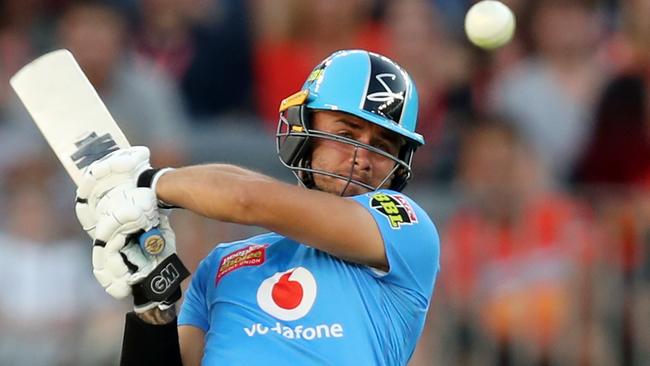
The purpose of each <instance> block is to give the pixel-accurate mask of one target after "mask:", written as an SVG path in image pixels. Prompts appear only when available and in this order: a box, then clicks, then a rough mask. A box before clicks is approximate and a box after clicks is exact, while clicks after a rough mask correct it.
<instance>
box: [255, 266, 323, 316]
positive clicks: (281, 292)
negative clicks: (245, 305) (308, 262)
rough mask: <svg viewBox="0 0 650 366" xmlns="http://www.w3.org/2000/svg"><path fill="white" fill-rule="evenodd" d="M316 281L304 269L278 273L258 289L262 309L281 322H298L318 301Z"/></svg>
mask: <svg viewBox="0 0 650 366" xmlns="http://www.w3.org/2000/svg"><path fill="white" fill-rule="evenodd" d="M316 292H317V286H316V280H315V279H314V276H313V275H312V274H311V272H309V271H308V270H307V269H306V268H304V267H296V268H292V269H290V270H288V271H285V272H278V273H276V274H274V275H273V276H271V277H269V278H267V279H266V280H264V281H263V282H262V284H261V285H260V287H259V289H257V303H258V304H259V306H260V308H262V310H264V311H265V312H267V313H269V314H270V315H272V316H274V317H275V318H277V319H280V320H287V321H288V320H296V319H300V318H302V317H303V316H305V315H307V313H309V310H311V307H312V306H313V305H314V301H315V300H316Z"/></svg>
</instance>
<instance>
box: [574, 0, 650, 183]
mask: <svg viewBox="0 0 650 366" xmlns="http://www.w3.org/2000/svg"><path fill="white" fill-rule="evenodd" d="M622 6H623V7H622V15H623V18H622V20H621V25H622V28H621V31H620V32H619V33H618V34H614V35H613V36H612V37H611V41H610V44H609V50H610V53H609V54H610V56H611V57H612V61H613V63H614V65H615V66H616V69H617V71H618V73H617V74H616V75H614V77H613V78H612V79H611V80H609V81H608V83H607V86H606V87H605V88H604V92H603V93H602V95H601V96H600V100H599V101H598V105H597V108H596V118H595V126H594V132H593V134H592V136H591V140H590V141H588V144H587V146H586V150H585V153H584V154H583V156H582V160H581V163H580V165H579V166H578V167H577V169H576V174H575V175H576V180H577V183H579V184H590V185H610V186H619V187H621V188H624V187H625V186H634V187H637V188H638V187H641V186H644V187H650V135H649V133H648V131H650V123H649V121H650V118H649V116H650V108H649V102H650V93H648V90H649V89H648V83H649V82H650V73H649V70H650V43H648V39H649V38H650V20H649V19H648V16H647V15H648V11H650V1H647V0H631V1H626V2H623V4H622Z"/></svg>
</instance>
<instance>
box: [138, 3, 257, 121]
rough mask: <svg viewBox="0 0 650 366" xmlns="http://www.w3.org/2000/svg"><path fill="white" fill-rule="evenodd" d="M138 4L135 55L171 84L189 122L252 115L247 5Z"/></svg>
mask: <svg viewBox="0 0 650 366" xmlns="http://www.w3.org/2000/svg"><path fill="white" fill-rule="evenodd" d="M139 3H140V21H139V23H138V26H137V35H136V38H135V44H134V46H135V50H136V52H137V54H138V55H139V56H140V57H142V58H144V59H145V60H147V62H150V63H152V64H153V65H154V67H155V68H156V69H158V70H160V71H163V72H165V73H166V74H167V75H168V76H169V77H171V78H172V80H174V81H175V83H176V85H177V86H178V88H179V89H180V91H181V94H182V96H183V100H184V103H185V107H186V110H187V112H188V113H189V115H190V116H191V117H192V120H193V121H194V122H197V123H200V122H203V123H209V122H214V119H215V117H219V116H224V115H233V114H234V115H241V114H245V115H251V114H253V112H252V111H251V108H252V106H253V102H252V99H251V98H252V72H251V71H252V70H251V68H252V65H251V40H250V36H251V35H250V31H249V25H248V18H249V17H248V4H247V2H245V1H237V0H220V1H210V0H192V1H177V0H141V1H140V2H139Z"/></svg>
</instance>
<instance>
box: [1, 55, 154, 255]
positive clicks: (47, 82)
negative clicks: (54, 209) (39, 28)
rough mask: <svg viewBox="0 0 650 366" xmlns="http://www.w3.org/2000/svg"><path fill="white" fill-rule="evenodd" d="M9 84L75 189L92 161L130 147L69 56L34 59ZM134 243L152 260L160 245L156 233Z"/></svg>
mask: <svg viewBox="0 0 650 366" xmlns="http://www.w3.org/2000/svg"><path fill="white" fill-rule="evenodd" d="M9 83H10V84H11V87H12V88H13V89H14V90H15V91H16V94H18V97H19V98H20V100H21V102H23V104H24V105H25V108H26V109H27V111H28V112H29V114H30V115H31V116H32V119H34V122H35V123H36V125H37V126H38V128H39V130H41V133H42V134H43V136H44V137H45V140H47V142H48V144H49V145H50V147H51V148H52V150H54V152H55V153H56V156H57V157H58V158H59V161H61V164H63V166H64V167H65V169H66V171H67V172H68V174H69V175H70V177H71V178H72V180H73V181H74V183H75V185H77V186H79V183H80V182H81V178H82V177H83V172H84V170H85V168H86V167H88V166H89V165H90V164H91V163H92V162H93V161H96V160H98V159H101V158H102V157H104V156H106V155H107V154H109V153H111V152H113V151H115V150H118V149H124V148H127V147H129V146H130V145H129V142H128V141H127V139H126V137H125V136H124V133H122V130H120V128H119V127H118V126H117V123H115V120H114V119H113V117H112V116H111V114H110V113H109V112H108V109H107V108H106V106H105V105H104V102H102V100H101V98H99V95H98V94H97V91H96V90H95V88H93V86H92V84H91V83H90V81H88V78H87V77H86V75H85V74H84V73H83V71H82V70H81V67H79V64H78V63H77V61H76V60H75V59H74V56H72V53H70V51H68V50H57V51H53V52H50V53H48V54H45V55H43V56H41V57H39V58H37V59H36V60H34V61H32V62H30V63H29V64H27V65H25V66H24V67H23V68H22V69H20V70H19V71H18V72H17V73H16V74H15V75H14V76H12V77H11V79H10V80H9ZM138 239H139V242H140V245H141V246H142V248H143V249H144V250H146V251H147V252H148V253H150V254H152V255H156V254H159V253H160V252H161V251H162V249H163V248H164V245H165V241H164V238H163V237H162V234H161V233H160V230H159V229H157V228H154V229H152V230H150V231H148V232H147V233H144V234H142V235H140V236H139V238H138Z"/></svg>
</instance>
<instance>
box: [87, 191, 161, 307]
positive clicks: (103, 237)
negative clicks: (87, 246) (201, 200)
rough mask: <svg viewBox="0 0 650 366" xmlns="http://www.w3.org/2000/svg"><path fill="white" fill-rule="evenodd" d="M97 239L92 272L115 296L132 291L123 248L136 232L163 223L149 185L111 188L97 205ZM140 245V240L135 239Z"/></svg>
mask: <svg viewBox="0 0 650 366" xmlns="http://www.w3.org/2000/svg"><path fill="white" fill-rule="evenodd" d="M98 210H99V211H98V213H97V215H98V217H99V221H98V222H97V230H96V232H95V234H96V238H95V242H94V245H93V274H94V275H95V278H97V281H99V283H100V284H101V285H102V287H104V288H105V289H106V292H108V293H109V294H110V295H111V296H113V297H115V298H124V297H126V296H128V295H130V294H131V289H130V285H129V283H128V282H129V279H130V278H131V273H130V272H129V269H128V267H127V265H126V263H124V261H123V260H122V256H121V255H120V251H121V250H122V248H124V247H125V245H127V243H128V241H129V239H131V237H132V235H133V234H136V233H139V232H140V231H141V230H145V231H146V230H149V229H151V228H152V227H154V226H157V225H158V224H159V223H160V215H159V213H158V211H157V208H156V204H155V197H153V195H152V193H151V189H148V188H133V189H131V190H125V189H119V190H118V191H117V192H116V191H110V192H109V193H107V194H106V195H105V196H104V198H103V199H102V200H101V201H100V203H99V205H98ZM134 243H135V244H136V245H137V241H134Z"/></svg>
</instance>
